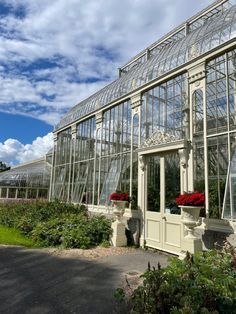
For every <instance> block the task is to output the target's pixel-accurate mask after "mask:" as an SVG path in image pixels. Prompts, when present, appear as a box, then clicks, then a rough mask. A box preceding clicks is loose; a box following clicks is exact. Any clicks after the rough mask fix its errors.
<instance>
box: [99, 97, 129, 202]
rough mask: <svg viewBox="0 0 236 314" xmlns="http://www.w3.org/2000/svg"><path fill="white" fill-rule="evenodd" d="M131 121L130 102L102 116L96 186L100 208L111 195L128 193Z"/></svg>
mask: <svg viewBox="0 0 236 314" xmlns="http://www.w3.org/2000/svg"><path fill="white" fill-rule="evenodd" d="M131 119H132V110H131V105H130V102H125V103H123V104H120V105H118V106H115V107H113V108H111V109H109V110H107V111H105V112H104V115H103V123H102V131H101V156H100V161H99V162H100V178H99V182H98V185H99V191H100V193H99V194H100V195H99V198H98V203H99V204H101V205H107V204H108V203H109V195H110V194H111V193H112V192H114V191H122V192H130V184H131V182H132V180H130V173H131V171H130V158H131Z"/></svg>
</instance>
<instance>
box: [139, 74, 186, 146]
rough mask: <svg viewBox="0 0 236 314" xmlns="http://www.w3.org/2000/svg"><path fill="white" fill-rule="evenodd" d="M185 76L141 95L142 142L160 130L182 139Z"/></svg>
mask: <svg viewBox="0 0 236 314" xmlns="http://www.w3.org/2000/svg"><path fill="white" fill-rule="evenodd" d="M187 91H188V87H187V79H186V74H183V75H180V76H177V77H176V78H174V79H172V80H170V81H168V82H166V83H163V84H161V85H159V86H157V87H155V88H153V89H151V90H149V91H148V92H146V93H144V95H143V103H142V110H141V119H142V120H141V137H142V141H144V140H145V139H146V138H148V137H149V136H150V135H151V134H152V133H153V132H154V131H156V130H160V131H163V132H164V133H169V134H171V135H174V136H176V137H177V138H183V137H184V125H183V121H184V119H183V118H184V109H185V108H186V106H187V100H188V97H187V95H188V92H187Z"/></svg>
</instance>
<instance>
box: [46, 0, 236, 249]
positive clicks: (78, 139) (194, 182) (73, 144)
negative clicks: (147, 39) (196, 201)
mask: <svg viewBox="0 0 236 314" xmlns="http://www.w3.org/2000/svg"><path fill="white" fill-rule="evenodd" d="M235 37H236V1H235V0H234V1H231V0H223V1H222V0H221V1H216V2H214V3H213V4H212V5H210V6H209V7H207V8H206V9H204V10H203V11H201V12H199V13H198V14H196V15H195V16H193V17H192V18H190V19H188V20H187V21H185V22H184V23H183V24H181V25H180V26H179V27H177V28H175V29H174V30H173V31H171V32H169V33H168V34H167V35H166V36H164V37H163V38H161V39H160V40H158V41H157V42H155V43H154V44H152V45H151V46H149V47H147V48H146V49H145V50H143V51H142V52H141V53H139V54H138V55H137V56H135V57H134V58H133V59H132V60H130V61H129V62H128V63H127V64H125V65H124V66H122V67H121V68H119V70H118V78H117V80H115V81H114V82H112V83H111V84H109V85H108V86H106V87H104V88H103V89H101V90H100V91H98V92H97V93H95V94H94V95H91V96H90V97H89V98H87V99H85V100H84V101H82V102H80V103H79V104H77V105H76V106H75V107H74V108H72V109H71V110H70V111H69V112H68V113H67V114H66V115H65V116H64V117H63V118H62V120H61V121H60V123H59V124H58V125H57V126H56V128H55V130H54V151H53V171H52V178H51V189H50V190H51V195H50V197H51V199H54V198H57V199H61V200H64V201H67V202H73V203H85V204H87V205H88V208H89V210H91V211H93V212H104V213H106V212H109V210H110V209H111V202H110V195H111V194H112V193H113V192H115V191H120V192H128V193H129V196H130V197H131V202H130V203H129V211H130V216H131V217H136V219H139V222H140V243H141V245H146V246H149V247H153V248H158V249H162V250H164V251H168V252H174V253H177V254H179V253H180V251H182V250H183V243H184V238H185V237H186V234H185V229H183V224H182V220H181V215H180V208H179V207H178V206H176V204H175V198H176V196H177V195H178V194H180V193H184V192H193V191H198V192H201V193H203V194H204V195H205V208H204V211H203V210H202V211H201V216H202V217H203V218H202V220H201V222H202V223H201V225H200V226H198V227H197V228H196V229H198V233H199V237H200V238H201V237H203V236H204V234H206V230H212V231H215V232H217V233H218V235H219V236H221V235H223V234H230V233H231V234H232V233H234V232H235V226H234V220H235V219H236V139H235V138H236V115H235V112H236V40H235ZM185 240H186V241H187V239H185ZM194 245H195V244H194ZM204 245H205V244H204ZM194 250H195V246H194V247H193V251H194Z"/></svg>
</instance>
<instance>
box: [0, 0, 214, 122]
mask: <svg viewBox="0 0 236 314" xmlns="http://www.w3.org/2000/svg"><path fill="white" fill-rule="evenodd" d="M211 2H212V0H202V1H195V0H179V1H176V0H158V1H157V0H147V1H143V0H120V1H116V0H111V1H107V0H97V1H92V0H88V1H83V0H51V1H47V0H41V1H32V0H2V1H1V3H2V5H3V4H4V5H5V6H6V7H7V10H8V13H7V14H5V15H1V19H0V30H1V32H0V64H1V66H0V85H1V94H0V111H4V112H12V113H18V114H25V115H29V116H32V117H35V118H37V119H41V120H43V121H45V122H47V123H49V124H56V123H57V122H58V120H59V119H60V117H61V116H62V115H63V114H64V113H65V112H66V111H67V110H68V109H69V108H70V107H71V106H73V105H75V104H76V103H77V102H78V101H80V100H82V99H84V98H86V97H87V96H89V95H90V94H91V93H94V92H95V91H97V90H98V89H100V88H101V87H103V86H104V85H106V84H107V83H108V82H110V81H111V80H113V79H114V78H116V77H117V67H119V66H121V65H122V64H123V63H124V62H126V61H128V59H129V58H131V57H133V56H134V55H135V54H136V53H138V52H139V51H140V50H142V49H144V48H145V47H146V46H148V45H149V44H151V43H152V42H154V41H156V40H157V39H158V38H159V37H160V36H162V35H164V34H165V33H167V32H168V31H170V30H171V29H172V28H173V27H175V26H177V25H178V24H180V23H181V22H183V21H184V20H185V19H186V18H188V17H190V16H191V15H193V14H194V13H196V12H197V11H198V10H200V9H202V8H203V7H205V6H206V5H208V4H209V3H211ZM0 5H1V4H0Z"/></svg>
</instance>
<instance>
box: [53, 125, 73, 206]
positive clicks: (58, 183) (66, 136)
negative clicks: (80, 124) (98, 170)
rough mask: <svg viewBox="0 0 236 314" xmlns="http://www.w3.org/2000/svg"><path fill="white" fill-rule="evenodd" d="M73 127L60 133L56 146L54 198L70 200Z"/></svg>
mask: <svg viewBox="0 0 236 314" xmlns="http://www.w3.org/2000/svg"><path fill="white" fill-rule="evenodd" d="M71 143H72V141H71V128H68V129H66V130H65V131H62V132H60V133H59V134H58V138H57V145H56V147H55V166H54V179H53V195H52V196H53V198H56V199H60V200H63V201H68V199H69V182H70V176H71V167H70V165H71Z"/></svg>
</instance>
